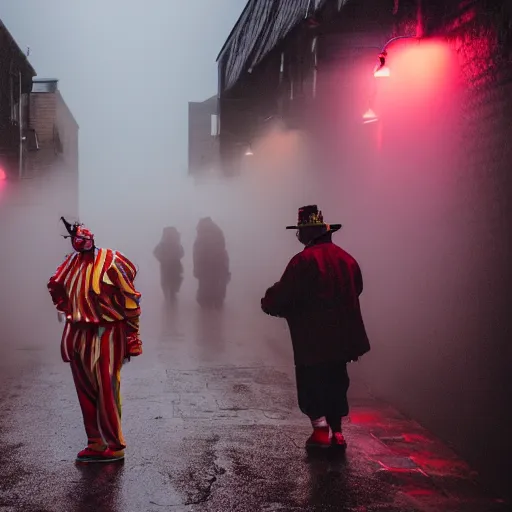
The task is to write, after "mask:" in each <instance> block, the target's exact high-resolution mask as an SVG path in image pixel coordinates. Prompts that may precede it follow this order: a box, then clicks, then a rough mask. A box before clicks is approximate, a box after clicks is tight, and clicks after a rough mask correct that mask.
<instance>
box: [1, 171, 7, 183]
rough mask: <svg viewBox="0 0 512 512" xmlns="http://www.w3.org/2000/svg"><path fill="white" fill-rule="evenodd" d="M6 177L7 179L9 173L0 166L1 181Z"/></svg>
mask: <svg viewBox="0 0 512 512" xmlns="http://www.w3.org/2000/svg"><path fill="white" fill-rule="evenodd" d="M5 179H7V174H5V171H4V170H3V169H2V168H0V181H3V180H5Z"/></svg>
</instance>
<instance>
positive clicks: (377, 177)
mask: <svg viewBox="0 0 512 512" xmlns="http://www.w3.org/2000/svg"><path fill="white" fill-rule="evenodd" d="M218 63H219V105H220V109H219V115H220V151H221V156H222V161H223V165H224V168H225V172H226V174H233V173H236V172H237V169H238V168H239V165H238V163H237V159H239V158H240V152H239V150H238V149H237V148H238V147H239V146H240V144H242V143H243V142H245V141H246V140H248V139H249V140H254V139H257V137H258V134H259V132H260V131H261V129H262V125H263V123H262V121H263V120H264V119H268V118H269V117H276V118H279V119H281V120H282V121H283V122H284V123H285V124H286V125H288V126H289V127H291V128H294V129H295V128H300V129H301V130H302V131H304V132H305V133H307V134H308V136H309V137H310V139H311V141H312V146H313V148H314V151H313V154H312V159H313V160H312V162H314V165H312V167H311V168H312V169H314V171H313V170H312V171H311V172H312V173H314V174H315V177H316V180H317V181H320V182H327V183H328V184H329V186H326V187H325V190H324V191H323V192H322V194H321V197H319V199H318V201H319V202H321V203H322V204H323V206H324V211H325V212H330V213H329V216H330V217H331V216H332V217H333V218H335V219H336V220H340V221H341V222H343V221H344V219H348V222H346V223H345V229H344V231H343V232H342V234H340V237H342V240H341V243H342V244H343V245H345V246H346V247H347V248H348V249H349V250H350V252H353V253H354V255H355V256H356V257H357V258H358V260H359V261H360V263H361V264H362V267H363V272H364V274H365V278H366V291H365V293H364V298H363V301H364V302H363V306H364V308H365V313H366V318H367V322H368V329H369V332H370V335H371V338H372V341H373V347H374V348H373V351H372V353H371V355H369V356H368V358H367V360H366V361H365V362H364V364H363V371H364V373H365V375H366V376H367V380H368V382H369V383H370V386H371V388H372V390H373V391H374V392H375V393H376V394H377V395H379V396H381V397H383V398H385V399H387V400H390V401H392V402H393V403H394V404H396V405H398V406H400V407H401V408H402V410H403V411H404V412H406V413H408V414H409V415H410V416H412V417H414V418H416V419H418V420H419V421H420V422H421V423H423V424H424V425H425V426H426V427H428V428H430V429H431V430H432V431H434V432H435V433H437V434H438V435H439V436H441V437H442V438H443V439H444V440H446V441H448V442H450V443H451V444H453V446H454V447H455V448H456V449H457V450H458V451H459V452H460V453H461V454H462V455H463V456H465V457H466V459H468V461H469V462H470V463H472V464H473V465H474V467H475V468H476V469H477V470H479V472H480V473H481V475H482V476H483V477H484V478H485V479H487V481H488V482H489V483H490V484H491V485H495V486H496V487H498V488H500V489H501V490H503V492H508V493H509V492H510V489H511V488H512V485H511V484H512V481H511V478H512V477H511V475H510V472H509V471H508V464H509V460H510V457H512V445H511V443H510V441H509V434H508V432H509V430H510V426H511V414H510V408H509V406H508V403H509V397H510V396H511V391H512V388H511V383H510V379H509V377H508V375H509V373H510V364H511V360H512V348H511V345H510V343H509V338H510V332H511V330H512V324H511V320H510V315H509V313H508V309H509V304H510V298H509V295H510V290H511V289H512V281H511V279H512V277H510V273H509V272H508V267H509V261H510V260H511V259H512V247H511V244H510V235H509V234H510V233H511V232H512V221H511V219H512V204H511V199H510V198H511V197H512V179H511V173H510V169H511V168H512V147H511V145H510V143H509V142H508V141H509V139H510V135H511V133H512V6H511V3H510V2H509V1H501V0H495V1H488V0H445V1H441V0H422V1H416V0H388V1H377V0H324V1H318V2H307V1H305V2H301V1H297V2H285V1H284V0H283V1H281V2H270V1H266V0H251V1H250V2H248V5H247V7H246V9H245V11H244V13H243V14H242V16H241V18H240V19H239V21H238V23H237V25H236V26H235V28H234V30H233V31H232V33H231V35H230V36H229V38H228V40H227V41H226V44H225V45H224V48H223V49H222V51H221V53H220V55H219V60H218Z"/></svg>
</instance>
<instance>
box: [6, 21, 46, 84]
mask: <svg viewBox="0 0 512 512" xmlns="http://www.w3.org/2000/svg"><path fill="white" fill-rule="evenodd" d="M0 28H2V29H4V30H5V33H6V34H7V37H8V38H9V39H10V43H11V44H12V45H13V46H14V48H15V49H16V50H17V51H18V53H19V54H20V56H22V57H23V59H22V60H23V62H24V64H25V65H26V66H27V67H28V69H29V71H30V72H31V73H33V75H32V77H34V76H37V71H36V70H35V69H34V68H33V66H32V64H30V61H29V60H28V57H27V56H26V55H25V53H24V52H23V50H22V49H21V48H20V45H19V44H18V43H17V42H16V39H14V37H13V35H12V34H11V33H10V31H9V29H8V28H7V26H6V25H5V23H4V22H3V21H2V20H0Z"/></svg>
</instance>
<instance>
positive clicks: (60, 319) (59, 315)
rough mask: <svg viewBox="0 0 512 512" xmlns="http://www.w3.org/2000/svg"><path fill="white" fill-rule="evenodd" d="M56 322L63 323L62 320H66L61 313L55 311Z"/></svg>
mask: <svg viewBox="0 0 512 512" xmlns="http://www.w3.org/2000/svg"><path fill="white" fill-rule="evenodd" d="M57 320H58V321H59V323H62V322H64V320H66V315H65V314H64V313H63V312H62V311H57Z"/></svg>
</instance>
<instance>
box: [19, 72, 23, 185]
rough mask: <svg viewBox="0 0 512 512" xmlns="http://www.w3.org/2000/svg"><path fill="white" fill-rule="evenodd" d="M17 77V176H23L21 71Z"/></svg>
mask: <svg viewBox="0 0 512 512" xmlns="http://www.w3.org/2000/svg"><path fill="white" fill-rule="evenodd" d="M18 79H19V93H20V95H19V98H18V121H19V122H18V124H19V128H20V157H19V177H20V179H21V178H22V177H23V119H22V114H23V109H22V108H21V71H20V72H19V73H18Z"/></svg>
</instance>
